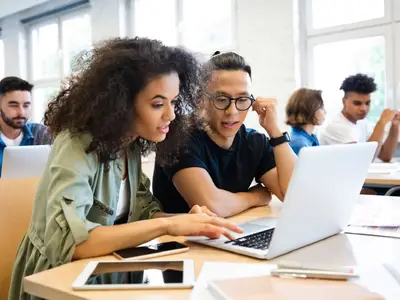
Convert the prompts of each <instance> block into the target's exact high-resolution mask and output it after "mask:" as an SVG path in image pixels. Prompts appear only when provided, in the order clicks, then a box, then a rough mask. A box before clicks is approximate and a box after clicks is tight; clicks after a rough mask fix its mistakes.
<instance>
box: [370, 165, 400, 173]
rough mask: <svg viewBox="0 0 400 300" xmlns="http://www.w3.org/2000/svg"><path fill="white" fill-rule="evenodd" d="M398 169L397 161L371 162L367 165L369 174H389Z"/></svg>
mask: <svg viewBox="0 0 400 300" xmlns="http://www.w3.org/2000/svg"><path fill="white" fill-rule="evenodd" d="M399 170H400V165H399V164H398V163H372V164H371V165H370V166H369V169H368V173H369V174H391V173H396V172H398V171H399Z"/></svg>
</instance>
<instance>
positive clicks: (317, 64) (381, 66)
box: [312, 36, 386, 123]
mask: <svg viewBox="0 0 400 300" xmlns="http://www.w3.org/2000/svg"><path fill="white" fill-rule="evenodd" d="M313 58H314V69H313V70H312V73H313V76H314V81H313V82H314V85H315V86H316V87H318V88H319V89H321V90H323V93H324V94H323V96H324V99H325V102H326V110H327V111H328V112H331V113H337V112H339V111H340V109H341V107H342V101H341V99H342V97H343V94H342V91H340V90H339V87H340V85H341V83H342V81H343V79H344V78H346V77H347V76H349V75H350V74H356V73H359V72H361V73H366V74H368V75H369V76H372V77H373V78H375V81H376V84H377V86H378V91H377V92H375V93H374V94H373V95H372V101H371V112H370V113H369V114H368V120H370V121H372V122H374V123H375V122H376V121H378V119H379V117H380V114H381V113H382V111H383V109H384V108H385V106H386V103H385V102H386V101H385V86H386V72H385V71H386V68H385V39H384V37H383V36H376V37H367V38H359V39H350V40H344V41H339V42H333V43H324V44H319V45H317V46H315V47H313Z"/></svg>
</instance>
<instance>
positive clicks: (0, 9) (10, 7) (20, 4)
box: [0, 0, 49, 19]
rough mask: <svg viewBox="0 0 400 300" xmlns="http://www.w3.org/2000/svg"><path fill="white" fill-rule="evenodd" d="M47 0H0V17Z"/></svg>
mask: <svg viewBox="0 0 400 300" xmlns="http://www.w3.org/2000/svg"><path fill="white" fill-rule="evenodd" d="M47 1H49V0H17V1H16V0H0V19H1V18H3V17H5V16H8V15H11V14H15V13H17V12H19V11H21V10H24V9H27V8H30V7H32V6H35V5H38V4H42V3H44V2H47Z"/></svg>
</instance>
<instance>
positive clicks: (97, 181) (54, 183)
mask: <svg viewBox="0 0 400 300" xmlns="http://www.w3.org/2000/svg"><path fill="white" fill-rule="evenodd" d="M91 140H92V138H91V135H90V134H84V135H81V136H74V137H72V136H71V135H70V133H69V132H62V133H60V134H59V135H58V136H57V138H56V139H55V141H54V144H53V146H52V150H51V153H50V156H49V159H48V162H47V165H46V168H45V171H44V173H43V176H42V178H41V180H40V183H39V186H38V189H37V192H36V195H35V203H34V207H33V214H32V220H31V223H30V226H29V229H28V232H27V234H26V235H25V237H24V239H23V240H22V243H21V245H20V248H19V249H18V252H17V256H16V260H15V263H14V270H13V274H12V279H11V286H10V292H9V299H11V300H14V299H15V300H17V299H18V300H19V299H35V297H32V296H30V295H28V294H26V293H24V292H23V278H24V277H25V276H28V275H31V274H34V273H37V272H41V271H44V270H47V269H50V268H53V267H57V266H60V265H62V264H66V263H68V262H70V261H71V259H72V255H73V253H74V249H75V246H76V245H77V244H80V243H82V242H83V241H85V240H87V239H88V237H89V231H90V230H92V229H94V228H95V227H97V226H107V225H113V224H114V221H115V218H116V210H117V202H118V196H119V188H120V184H121V176H122V160H121V159H117V160H114V161H112V162H110V163H109V168H108V169H107V168H106V166H105V165H104V164H102V163H100V162H99V160H98V157H97V155H96V154H95V153H89V154H87V153H86V151H85V149H86V148H87V146H88V145H89V144H90V142H91ZM127 161H128V180H129V188H130V195H131V202H130V211H129V222H134V221H138V220H144V219H149V218H151V216H152V215H153V214H154V213H155V212H157V211H161V208H160V204H159V203H158V201H157V200H156V199H155V198H154V197H153V195H152V194H151V192H150V191H149V187H150V180H149V179H148V178H147V177H146V176H145V175H144V174H143V173H142V171H141V155H140V150H139V149H138V147H136V148H135V144H133V145H132V146H131V147H130V148H129V150H128V151H127ZM10 201H12V199H10ZM104 242H107V241H104ZM60 280H63V279H62V278H60Z"/></svg>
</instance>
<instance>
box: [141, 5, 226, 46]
mask: <svg viewBox="0 0 400 300" xmlns="http://www.w3.org/2000/svg"><path fill="white" fill-rule="evenodd" d="M233 12H234V0H218V1H213V0H202V1H200V0H190V1H187V0H135V8H134V13H135V16H134V32H135V35H137V36H146V37H150V38H156V39H160V40H161V41H163V42H164V43H165V44H168V45H183V46H185V47H187V48H189V49H191V50H193V51H199V52H202V53H211V52H214V51H215V50H231V49H232V48H233V47H234V30H233V24H234V13H233ZM150 16H151V17H150ZM166 16H168V17H166ZM199 16H201V17H199Z"/></svg>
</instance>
